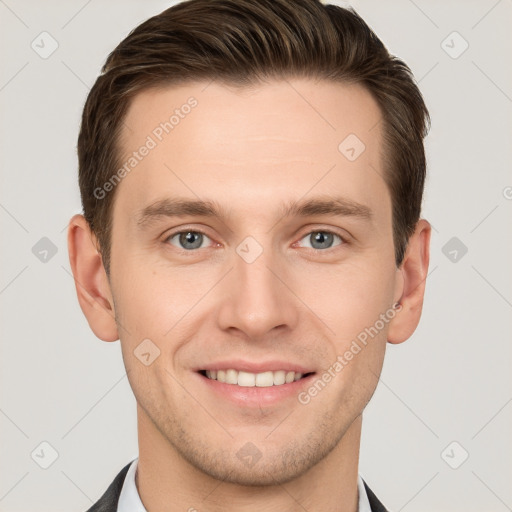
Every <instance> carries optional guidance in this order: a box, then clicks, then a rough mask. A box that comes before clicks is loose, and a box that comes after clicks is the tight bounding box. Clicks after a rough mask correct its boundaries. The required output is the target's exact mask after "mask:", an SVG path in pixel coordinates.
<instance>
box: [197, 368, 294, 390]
mask: <svg viewBox="0 0 512 512" xmlns="http://www.w3.org/2000/svg"><path fill="white" fill-rule="evenodd" d="M206 376H207V377H208V378H209V379H213V380H218V381H219V382H224V383H226V384H237V385H238V386H242V387H249V388H250V387H255V386H256V387H260V388H268V387H270V386H281V385H282V384H290V383H291V382H294V381H297V380H299V379H301V378H302V376H303V374H302V373H300V372H286V371H285V370H278V371H276V372H271V371H268V372H262V373H250V372H244V371H237V370H234V369H232V368H230V369H228V370H206Z"/></svg>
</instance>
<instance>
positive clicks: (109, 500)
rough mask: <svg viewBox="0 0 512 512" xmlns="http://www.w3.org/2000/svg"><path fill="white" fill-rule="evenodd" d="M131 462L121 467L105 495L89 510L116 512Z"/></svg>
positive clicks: (94, 511)
mask: <svg viewBox="0 0 512 512" xmlns="http://www.w3.org/2000/svg"><path fill="white" fill-rule="evenodd" d="M130 464H131V462H129V463H128V464H126V466H125V467H124V468H123V469H121V471H120V472H119V473H118V474H117V476H116V477H115V478H114V481H113V482H112V483H111V484H110V485H109V486H108V489H107V490H106V491H105V492H104V493H103V496H102V497H101V498H100V499H99V500H98V501H97V502H96V503H95V504H94V505H93V506H92V507H91V508H89V509H88V510H87V512H116V511H117V502H118V501H119V495H120V494H121V489H122V488H123V483H124V479H125V478H126V473H128V469H129V467H130Z"/></svg>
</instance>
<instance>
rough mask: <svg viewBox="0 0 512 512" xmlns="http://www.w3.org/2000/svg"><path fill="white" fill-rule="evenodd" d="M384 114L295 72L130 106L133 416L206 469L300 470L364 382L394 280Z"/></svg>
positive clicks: (127, 297)
mask: <svg viewBox="0 0 512 512" xmlns="http://www.w3.org/2000/svg"><path fill="white" fill-rule="evenodd" d="M191 97H192V98H193V99H190V98H191ZM187 104H188V105H189V107H185V105H187ZM176 109H178V111H177V112H175V110H176ZM173 114H174V115H175V117H174V119H171V120H170V116H171V115H173ZM380 117H381V114H380V111H379V108H378V106H377V104H376V102H375V101H374V100H373V98H372V97H371V95H370V94H369V93H368V92H367V91H366V90H364V89H363V88H361V87H360V86H355V85H340V84H332V83H328V82H323V81H320V82H313V81H310V80H298V79H297V80H293V81H289V82H287V81H276V82H271V83H269V84H265V85H261V86H258V87H253V88H251V89H248V88H246V89H243V90H235V89H232V88H228V87H226V86H223V85H220V84H216V83H211V84H210V85H208V84H207V83H194V84H189V85H186V86H180V87H170V88H166V89H160V90H152V91H147V92H144V93H141V94H140V95H138V96H137V97H136V98H135V99H134V100H133V102H132V104H131V106H130V109H129V111H128V114H127V117H126V126H127V129H126V130H125V133H124V135H123V137H122V147H123V157H122V160H123V162H131V164H134V165H133V166H130V164H129V165H128V166H127V167H126V169H130V170H129V172H126V173H123V174H126V175H125V176H124V177H123V179H122V180H121V182H120V183H119V184H117V187H116V190H115V193H116V196H115V203H114V205H113V228H112V245H111V274H110V286H111V293H112V297H113V303H114V309H115V319H116V323H117V328H118V333H119V336H120V339H121V346H122V352H123V358H124V363H125V365H126V369H127V372H128V377H129V381H130V384H131V386H132V389H133V392H134V394H135V396H136V399H137V402H138V405H139V414H141V415H143V416H145V419H146V422H150V423H151V424H152V425H153V426H154V427H156V429H157V430H158V431H159V433H160V435H161V436H163V437H164V438H165V439H166V441H167V442H168V444H169V446H171V447H173V449H174V450H176V451H177V452H178V453H179V454H180V455H181V456H182V457H183V458H184V459H185V460H187V461H188V462H190V463H191V464H192V465H193V466H194V467H196V468H198V469H200V470H201V471H203V472H204V473H207V474H209V475H211V476H213V477H216V478H221V479H224V480H227V481H231V482H234V483H241V484H252V485H257V484H258V485H265V484H269V483H278V482H279V483H282V482H286V481H289V480H290V479H292V478H295V477H297V476H299V475H301V474H304V473H305V472H306V471H307V470H309V469H310V468H312V467H313V466H314V465H315V464H316V463H318V462H319V461H320V460H322V459H323V458H324V457H326V456H327V455H328V454H329V453H331V452H332V451H333V450H334V449H335V448H336V446H337V445H338V444H339V442H340V440H341V439H342V438H343V436H344V434H345V433H346V432H347V430H348V429H349V427H350V426H351V424H352V423H353V422H354V420H355V419H356V418H358V417H359V416H360V414H361V412H362V411H363V409H364V407H365V405H366V404H367V402H368V401H369V399H370V397H371V395H372V394H373V392H374V389H375V386H376V383H377V380H378V375H379V374H380V371H381V366H382V362H383V357H384V352H385V345H386V339H387V332H388V329H389V326H390V324H391V323H392V320H391V318H392V317H393V316H394V312H392V313H390V311H392V307H393V304H394V303H395V302H396V301H397V300H398V299H399V298H400V293H401V290H400V286H399V283H400V281H399V278H398V276H399V271H397V269H396V266H395V260H394V247H393V236H392V217H391V199H390V195H389V192H388V189H387V188H386V185H385V182H384V181H383V179H382V175H383V172H384V171H383V168H382V155H381V139H382V132H381V124H380V123H379V119H380ZM165 122H167V123H168V124H167V125H166V124H165ZM161 123H163V124H161ZM350 134H352V135H350ZM347 137H350V138H349V139H347V140H345V139H346V138H347ZM356 137H357V138H356ZM344 141H345V142H344ZM363 144H364V147H363ZM141 146H146V147H147V148H149V149H148V150H147V151H145V150H139V148H141ZM363 149H364V150H363ZM134 151H136V152H137V155H135V156H134ZM361 151H362V152H361ZM130 158H135V159H136V160H137V162H136V164H135V161H134V160H131V161H130V160H129V159H130ZM379 319H380V321H379ZM365 329H366V331H365ZM364 332H366V343H363V341H362V340H363V339H364V338H365V336H364V334H362V333H364ZM368 332H371V333H372V335H369V334H368ZM143 340H146V341H143ZM148 340H149V341H148ZM354 341H355V342H356V345H357V346H359V351H358V350H357V349H356V348H355V345H354ZM141 343H143V344H142V345H141ZM348 352H350V353H352V357H350V355H347V353H348ZM141 354H144V355H141ZM337 362H338V364H336V363H337ZM340 366H341V368H340ZM327 374H329V375H330V377H331V378H330V379H329V377H328V376H327V377H326V375H327ZM212 377H216V378H217V379H219V380H215V379H214V378H212ZM226 379H227V382H222V380H226ZM283 381H284V383H283ZM290 381H291V382H290ZM319 381H321V382H320V384H319ZM255 384H256V385H255ZM322 384H323V385H322ZM315 389H316V391H315ZM244 455H249V460H250V458H251V457H252V456H254V459H253V460H256V459H257V463H254V464H247V460H248V459H247V458H246V457H245V458H244Z"/></svg>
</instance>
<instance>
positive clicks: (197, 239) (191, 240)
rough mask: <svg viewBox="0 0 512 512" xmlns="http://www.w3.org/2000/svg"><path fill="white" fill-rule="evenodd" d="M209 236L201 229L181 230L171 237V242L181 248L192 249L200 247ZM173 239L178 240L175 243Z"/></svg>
mask: <svg viewBox="0 0 512 512" xmlns="http://www.w3.org/2000/svg"><path fill="white" fill-rule="evenodd" d="M207 238H208V237H207V236H206V235H204V234H203V233H201V232H199V231H181V232H179V233H175V234H174V235H172V236H170V237H169V239H168V240H169V242H170V243H171V244H172V245H174V246H175V247H178V248H179V249H185V250H186V251H191V250H194V249H200V248H201V247H202V245H203V243H204V241H205V239H207ZM173 241H176V243H174V242H173Z"/></svg>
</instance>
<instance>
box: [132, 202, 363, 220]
mask: <svg viewBox="0 0 512 512" xmlns="http://www.w3.org/2000/svg"><path fill="white" fill-rule="evenodd" d="M186 216H193V217H206V218H215V219H219V220H221V221H225V220H227V218H228V217H229V214H228V211H227V210H226V209H225V208H224V207H222V206H221V205H220V204H219V203H217V202H216V201H209V200H200V199H198V200H191V199H185V198H179V197H174V198H165V199H161V200H158V201H155V202H154V203H152V204H150V205H149V206H146V207H145V208H143V209H142V210H140V211H139V212H138V213H137V214H136V222H137V225H138V226H139V227H141V228H144V227H146V226H148V225H149V224H151V223H152V222H154V221H156V220H158V219H159V218H162V217H165V218H167V217H186ZM314 216H336V217H354V218H358V219H361V220H366V221H370V220H372V217H373V213H372V210H371V209H370V208H369V207H368V206H366V205H363V204H360V203H357V202H355V201H352V200H350V199H347V198H343V197H331V196H321V197H315V198H312V199H307V200H299V201H290V202H288V203H286V204H284V205H282V206H281V208H280V210H279V211H278V213H277V219H278V220H279V219H282V218H289V217H314Z"/></svg>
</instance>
